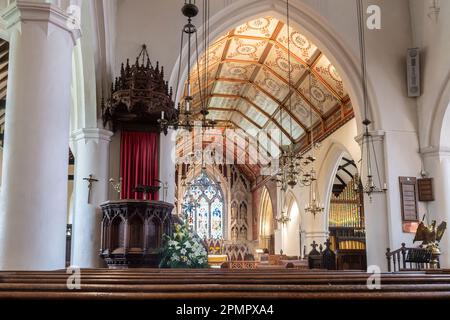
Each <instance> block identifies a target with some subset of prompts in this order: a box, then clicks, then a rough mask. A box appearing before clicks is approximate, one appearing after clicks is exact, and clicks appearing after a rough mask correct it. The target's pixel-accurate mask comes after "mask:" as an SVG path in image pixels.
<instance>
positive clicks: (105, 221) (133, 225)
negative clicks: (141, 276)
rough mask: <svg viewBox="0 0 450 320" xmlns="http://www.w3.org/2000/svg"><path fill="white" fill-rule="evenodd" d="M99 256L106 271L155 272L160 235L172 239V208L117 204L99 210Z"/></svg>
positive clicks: (129, 202) (126, 202) (141, 202)
mask: <svg viewBox="0 0 450 320" xmlns="http://www.w3.org/2000/svg"><path fill="white" fill-rule="evenodd" d="M100 207H101V209H102V212H103V218H102V225H101V231H102V234H101V250H100V256H101V257H102V258H103V259H104V260H105V263H106V265H107V266H108V267H109V268H114V269H116V268H157V267H158V265H159V263H160V249H161V247H162V245H163V240H164V235H169V236H170V235H172V232H173V225H174V219H173V217H172V210H173V207H174V206H173V205H172V204H170V203H166V202H162V201H145V200H119V201H108V202H105V203H103V204H102V205H101V206H100Z"/></svg>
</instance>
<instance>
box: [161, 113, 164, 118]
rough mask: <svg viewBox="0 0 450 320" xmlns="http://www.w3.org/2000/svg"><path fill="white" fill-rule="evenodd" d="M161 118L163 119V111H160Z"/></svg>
mask: <svg viewBox="0 0 450 320" xmlns="http://www.w3.org/2000/svg"><path fill="white" fill-rule="evenodd" d="M161 119H163V120H164V111H161Z"/></svg>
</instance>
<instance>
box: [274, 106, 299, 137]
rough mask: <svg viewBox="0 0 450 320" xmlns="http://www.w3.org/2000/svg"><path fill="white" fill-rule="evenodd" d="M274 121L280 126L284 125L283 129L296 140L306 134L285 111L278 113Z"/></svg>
mask: <svg viewBox="0 0 450 320" xmlns="http://www.w3.org/2000/svg"><path fill="white" fill-rule="evenodd" d="M274 120H275V121H276V122H277V123H279V124H281V123H282V127H283V128H285V129H286V131H287V132H288V133H289V135H290V136H291V137H292V138H294V139H295V140H297V139H299V138H300V137H301V136H302V135H303V133H304V132H305V131H304V130H303V128H302V127H301V126H299V124H298V123H297V122H295V120H294V119H292V117H291V116H289V114H288V113H287V112H286V111H285V110H282V111H278V112H277V113H276V115H275V117H274Z"/></svg>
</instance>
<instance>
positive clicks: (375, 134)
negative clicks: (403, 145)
mask: <svg viewBox="0 0 450 320" xmlns="http://www.w3.org/2000/svg"><path fill="white" fill-rule="evenodd" d="M369 133H370V135H371V136H372V139H373V141H374V142H378V141H381V142H382V141H384V137H385V135H386V132H385V131H383V130H374V131H369ZM363 136H364V134H362V133H361V134H358V135H357V136H356V137H355V141H356V142H357V143H358V144H359V145H361V143H362V140H363Z"/></svg>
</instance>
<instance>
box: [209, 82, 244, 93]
mask: <svg viewBox="0 0 450 320" xmlns="http://www.w3.org/2000/svg"><path fill="white" fill-rule="evenodd" d="M242 89H243V86H242V83H238V82H229V81H217V82H216V83H215V86H214V90H213V94H227V95H232V96H239V95H240V94H241V91H242Z"/></svg>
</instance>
